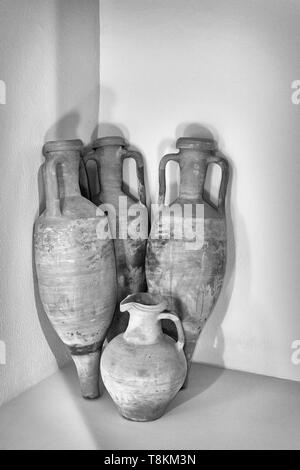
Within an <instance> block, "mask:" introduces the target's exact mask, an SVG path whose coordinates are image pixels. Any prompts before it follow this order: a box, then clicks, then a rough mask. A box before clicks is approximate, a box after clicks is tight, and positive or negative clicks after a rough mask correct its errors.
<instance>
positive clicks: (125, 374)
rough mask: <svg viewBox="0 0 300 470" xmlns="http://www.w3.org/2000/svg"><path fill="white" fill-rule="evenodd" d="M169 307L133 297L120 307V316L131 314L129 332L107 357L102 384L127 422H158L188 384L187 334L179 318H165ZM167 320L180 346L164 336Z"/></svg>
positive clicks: (147, 296) (106, 352) (119, 338)
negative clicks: (175, 329) (163, 328)
mask: <svg viewBox="0 0 300 470" xmlns="http://www.w3.org/2000/svg"><path fill="white" fill-rule="evenodd" d="M165 307H166V303H165V301H164V300H163V299H162V298H161V297H160V296H153V295H151V294H145V293H139V294H133V295H129V296H128V297H127V298H126V299H125V300H123V302H121V306H120V309H121V311H122V312H129V314H130V319H129V324H128V327H127V330H126V331H125V333H124V334H120V335H118V336H117V337H116V338H114V339H113V340H112V341H111V342H110V343H109V344H108V346H107V347H106V348H105V350H104V352H103V355H102V358H101V374H102V379H103V382H104V385H105V387H106V388H107V390H108V392H109V394H110V395H111V397H112V399H113V400H114V402H115V403H116V405H117V407H118V409H119V411H120V413H121V414H122V415H123V416H124V417H125V418H127V419H131V420H134V421H151V420H154V419H157V418H159V417H160V416H161V415H162V414H163V413H164V411H165V409H166V407H167V405H168V404H169V402H170V401H171V400H172V399H173V398H174V397H175V395H176V394H177V392H178V391H179V390H180V388H181V387H182V384H183V383H184V380H185V377H186V371H187V364H186V359H185V355H184V353H183V346H184V334H183V330H182V326H181V322H180V320H179V319H178V317H176V316H175V315H172V314H170V313H167V312H165V313H162V312H163V311H164V310H165ZM165 318H168V319H169V320H172V321H174V322H175V325H176V328H177V331H178V341H177V343H175V342H174V340H173V339H172V338H170V337H169V336H167V335H164V334H163V332H162V327H161V320H163V319H165Z"/></svg>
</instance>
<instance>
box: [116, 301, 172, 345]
mask: <svg viewBox="0 0 300 470" xmlns="http://www.w3.org/2000/svg"><path fill="white" fill-rule="evenodd" d="M166 306H167V303H166V301H165V300H164V299H163V298H162V297H161V296H157V295H153V294H148V293H145V292H141V293H137V294H131V295H128V296H127V297H126V298H125V299H124V300H123V301H122V302H121V304H120V311H121V312H129V315H130V317H129V323H128V327H127V330H126V331H125V333H124V339H125V340H126V341H128V342H130V343H133V344H155V343H156V342H157V341H158V340H159V338H160V337H161V336H162V334H163V332H162V328H161V325H160V322H159V320H158V315H159V314H160V313H161V312H163V311H164V310H165V309H166Z"/></svg>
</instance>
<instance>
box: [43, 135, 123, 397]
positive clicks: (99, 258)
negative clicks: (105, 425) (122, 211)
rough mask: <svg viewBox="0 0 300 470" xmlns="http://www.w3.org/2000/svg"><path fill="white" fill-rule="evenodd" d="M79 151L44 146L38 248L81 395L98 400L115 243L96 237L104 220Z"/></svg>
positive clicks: (72, 144)
mask: <svg viewBox="0 0 300 470" xmlns="http://www.w3.org/2000/svg"><path fill="white" fill-rule="evenodd" d="M81 148H82V143H81V141H78V140H76V141H57V142H48V143H46V144H45V146H44V148H43V153H44V155H45V158H46V162H45V164H44V166H43V175H44V183H45V191H46V210H45V212H44V213H43V214H42V215H41V216H40V217H39V218H38V220H37V221H36V223H35V228H34V249H35V263H36V269H37V276H38V284H39V292H40V297H41V300H42V303H43V306H44V309H45V312H46V314H47V315H48V317H49V319H50V321H51V323H52V325H53V327H54V329H55V330H56V332H57V334H58V335H59V336H60V338H61V339H62V341H63V342H64V343H65V345H66V346H67V347H68V348H69V350H70V352H71V355H72V357H73V360H74V362H75V364H76V366H77V370H78V375H79V379H80V384H81V390H82V395H83V396H84V397H88V398H95V397H97V396H98V395H99V361H100V353H101V348H102V343H103V341H104V338H105V335H106V332H107V329H108V327H109V325H110V322H111V320H112V316H113V312H114V309H115V305H116V272H115V260H114V251H113V243H112V241H111V240H101V239H99V237H98V234H97V227H98V224H99V222H101V221H102V220H103V218H105V217H106V216H105V214H103V213H102V215H101V214H100V215H99V210H98V209H97V207H96V206H95V205H94V204H92V203H91V202H90V201H88V200H87V199H85V198H83V197H82V196H81V194H80V190H79V183H78V169H79V161H80V151H81ZM57 175H59V177H58V178H57ZM58 181H59V184H58ZM96 212H97V214H98V215H96Z"/></svg>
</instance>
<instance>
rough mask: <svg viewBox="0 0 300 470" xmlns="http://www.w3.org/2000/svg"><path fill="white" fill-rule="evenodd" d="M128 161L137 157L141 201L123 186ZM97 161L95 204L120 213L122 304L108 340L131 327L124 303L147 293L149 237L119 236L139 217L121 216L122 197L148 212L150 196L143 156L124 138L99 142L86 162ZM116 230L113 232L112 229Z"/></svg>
mask: <svg viewBox="0 0 300 470" xmlns="http://www.w3.org/2000/svg"><path fill="white" fill-rule="evenodd" d="M126 158H133V159H134V160H135V162H136V168H137V178H138V193H139V200H137V199H136V198H134V197H133V196H131V195H130V194H129V193H128V191H126V189H125V188H124V185H123V161H124V159H126ZM89 160H94V161H95V162H96V165H97V169H98V179H99V187H100V192H99V193H98V194H96V195H92V201H93V202H94V203H95V204H96V205H97V206H99V205H101V204H111V205H112V206H113V207H114V209H115V211H116V234H115V239H114V248H115V256H116V268H117V284H118V303H117V307H116V311H115V315H114V319H113V323H112V325H111V328H110V330H109V332H108V340H111V339H112V338H113V337H114V336H116V335H118V334H119V333H122V332H124V331H125V329H126V326H127V324H128V315H121V314H120V310H119V304H120V302H121V301H122V300H123V299H124V298H125V297H126V296H127V295H129V294H131V293H134V292H141V291H144V290H146V280H145V255H146V241H147V240H146V238H147V235H148V232H147V234H146V237H141V238H137V239H133V238H131V237H130V236H127V238H126V239H125V237H124V239H123V238H122V237H123V235H122V234H120V233H119V228H120V226H121V225H122V226H125V224H126V219H127V223H128V232H127V231H126V234H127V233H130V229H131V227H134V224H135V222H136V220H137V217H138V216H139V215H137V217H136V216H135V215H130V214H129V213H128V212H125V214H123V215H119V208H120V197H122V198H123V201H122V204H124V201H125V204H127V208H128V211H129V210H130V208H133V206H134V205H135V207H137V208H138V209H139V210H143V211H147V209H146V206H145V204H146V195H145V185H144V164H143V158H142V155H141V154H140V153H138V152H135V151H129V150H127V148H126V143H125V140H124V139H123V138H122V137H103V138H100V139H97V140H95V142H94V143H93V150H92V151H90V152H89V153H88V154H86V155H85V157H84V161H85V163H87V162H88V161H89ZM108 218H109V221H110V224H111V227H112V226H113V223H114V220H113V219H112V217H111V213H110V212H109V211H108ZM112 231H113V229H112Z"/></svg>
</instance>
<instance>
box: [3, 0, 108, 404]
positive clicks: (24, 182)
mask: <svg viewBox="0 0 300 470" xmlns="http://www.w3.org/2000/svg"><path fill="white" fill-rule="evenodd" d="M98 10H99V4H98V1H97V0H88V1H86V2H82V1H81V0H42V1H41V0H0V79H1V80H4V81H5V83H6V89H7V90H6V91H7V96H6V105H2V104H1V105H0V127H1V140H0V152H1V158H0V174H1V185H0V201H1V202H0V214H1V224H0V341H1V345H2V347H3V344H4V343H5V345H6V365H3V364H1V362H3V360H1V358H0V404H1V403H3V402H4V401H6V400H8V399H9V398H12V397H13V396H15V395H17V394H18V393H20V392H22V391H23V390H24V389H26V388H28V387H29V386H31V385H33V384H34V383H36V382H38V381H40V380H42V379H43V378H45V377H46V376H48V375H49V374H51V373H52V372H54V371H55V370H56V369H57V367H58V365H63V364H64V363H65V362H66V360H67V359H68V356H67V354H66V352H65V349H64V347H63V346H62V343H61V342H60V340H58V339H57V336H56V334H55V333H54V332H53V330H52V327H51V326H50V324H49V322H48V320H47V319H46V317H45V314H44V312H43V310H42V308H41V305H40V302H39V299H38V294H37V291H36V286H35V285H34V281H33V270H32V229H33V223H34V220H35V218H36V216H37V215H38V211H39V205H41V206H42V205H43V201H42V199H43V195H42V192H41V194H40V196H39V187H38V186H39V185H38V171H39V167H40V165H41V163H42V161H43V157H42V156H41V148H42V145H43V142H44V141H45V140H48V139H56V138H64V139H67V138H74V137H75V138H76V137H80V138H82V139H84V140H86V141H87V140H90V137H91V134H92V133H93V131H94V128H95V126H96V124H97V118H98V104H99V90H98V88H99V74H98V70H99V13H98ZM40 191H41V188H40Z"/></svg>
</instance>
